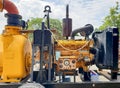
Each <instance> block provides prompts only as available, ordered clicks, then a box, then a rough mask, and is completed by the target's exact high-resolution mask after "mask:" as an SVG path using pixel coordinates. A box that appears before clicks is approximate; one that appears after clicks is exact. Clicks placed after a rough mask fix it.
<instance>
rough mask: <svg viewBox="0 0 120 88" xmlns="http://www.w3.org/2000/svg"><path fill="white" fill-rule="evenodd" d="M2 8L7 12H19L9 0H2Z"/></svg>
mask: <svg viewBox="0 0 120 88" xmlns="http://www.w3.org/2000/svg"><path fill="white" fill-rule="evenodd" d="M3 9H5V10H6V11H7V12H8V13H9V14H19V11H18V9H17V7H16V6H15V4H14V3H13V2H11V1H10V0H3Z"/></svg>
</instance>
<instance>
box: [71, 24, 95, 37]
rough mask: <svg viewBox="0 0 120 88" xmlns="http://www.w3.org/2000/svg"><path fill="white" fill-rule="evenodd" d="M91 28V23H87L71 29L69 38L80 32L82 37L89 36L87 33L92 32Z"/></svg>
mask: <svg viewBox="0 0 120 88" xmlns="http://www.w3.org/2000/svg"><path fill="white" fill-rule="evenodd" d="M93 30H94V28H93V26H92V25H91V24H87V25H85V26H84V27H81V28H78V29H75V30H74V31H72V33H71V39H74V37H75V35H76V34H77V33H80V34H81V35H82V36H84V37H89V35H90V34H91V33H92V32H93Z"/></svg>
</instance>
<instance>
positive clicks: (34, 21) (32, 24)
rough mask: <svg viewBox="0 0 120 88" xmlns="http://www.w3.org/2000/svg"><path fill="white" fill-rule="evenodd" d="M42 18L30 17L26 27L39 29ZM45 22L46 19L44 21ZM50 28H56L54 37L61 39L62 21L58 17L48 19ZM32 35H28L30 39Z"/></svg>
mask: <svg viewBox="0 0 120 88" xmlns="http://www.w3.org/2000/svg"><path fill="white" fill-rule="evenodd" d="M41 23H42V18H31V20H29V21H28V29H29V30H36V29H41ZM45 24H47V21H46V23H45ZM50 29H54V30H56V35H57V36H56V37H57V38H59V39H61V38H62V23H61V22H60V21H59V20H58V19H50ZM32 37H33V36H32V35H30V39H32Z"/></svg>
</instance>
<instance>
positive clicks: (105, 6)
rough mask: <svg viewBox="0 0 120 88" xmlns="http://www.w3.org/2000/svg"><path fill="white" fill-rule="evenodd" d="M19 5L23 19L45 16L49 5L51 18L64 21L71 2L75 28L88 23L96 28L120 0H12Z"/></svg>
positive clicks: (1, 26)
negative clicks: (46, 7)
mask: <svg viewBox="0 0 120 88" xmlns="http://www.w3.org/2000/svg"><path fill="white" fill-rule="evenodd" d="M11 1H12V2H13V3H15V5H16V6H17V7H18V10H19V13H20V15H22V18H23V20H25V21H27V20H28V19H31V18H32V17H34V18H36V17H40V18H42V17H43V16H44V14H45V13H44V12H43V11H44V7H45V6H46V5H49V6H50V7H51V10H52V13H50V18H54V19H59V20H60V21H62V19H63V18H65V16H66V15H65V12H66V11H65V9H66V4H69V10H70V13H69V17H70V18H72V21H73V30H74V29H76V28H79V27H83V26H84V25H86V24H92V25H93V26H94V28H98V27H99V26H100V25H101V24H102V21H103V19H104V17H105V16H107V15H108V14H109V10H110V7H113V6H115V5H116V2H117V1H118V2H119V3H120V0H11ZM5 13H7V12H6V11H3V12H2V13H0V33H1V32H2V30H3V29H4V25H6V24H7V23H6V20H7V19H6V18H5V17H4V14H5Z"/></svg>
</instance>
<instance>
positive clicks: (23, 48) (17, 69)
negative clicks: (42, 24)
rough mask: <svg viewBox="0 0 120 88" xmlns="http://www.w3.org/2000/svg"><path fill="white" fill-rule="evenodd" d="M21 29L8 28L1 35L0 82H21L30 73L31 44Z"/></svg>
mask: <svg viewBox="0 0 120 88" xmlns="http://www.w3.org/2000/svg"><path fill="white" fill-rule="evenodd" d="M21 29H22V28H21V27H18V26H6V27H5V31H4V33H3V34H2V35H0V77H1V79H0V82H19V81H20V80H21V79H23V78H25V77H27V76H28V75H29V73H30V65H31V56H32V49H31V43H30V41H29V40H28V38H27V37H26V35H25V34H23V33H20V32H19V31H20V30H21Z"/></svg>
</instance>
